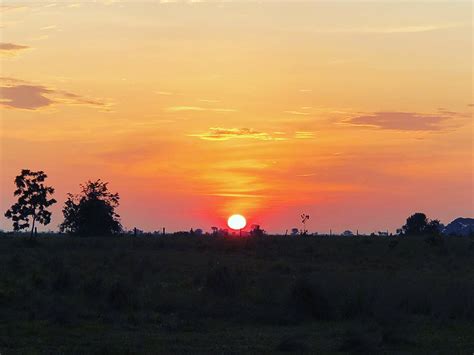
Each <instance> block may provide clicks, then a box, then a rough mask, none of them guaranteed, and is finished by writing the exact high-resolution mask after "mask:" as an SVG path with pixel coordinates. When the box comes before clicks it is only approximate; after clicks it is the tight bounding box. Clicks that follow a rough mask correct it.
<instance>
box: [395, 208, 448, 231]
mask: <svg viewBox="0 0 474 355" xmlns="http://www.w3.org/2000/svg"><path fill="white" fill-rule="evenodd" d="M440 229H441V225H440V222H439V220H437V219H433V220H429V219H428V218H427V217H426V215H425V214H424V213H421V212H417V213H415V214H412V215H411V216H410V217H408V218H407V221H406V224H405V225H404V226H403V227H402V231H403V234H405V235H423V234H438V233H439V231H440Z"/></svg>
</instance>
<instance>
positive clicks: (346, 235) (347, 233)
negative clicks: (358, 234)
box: [342, 230, 354, 237]
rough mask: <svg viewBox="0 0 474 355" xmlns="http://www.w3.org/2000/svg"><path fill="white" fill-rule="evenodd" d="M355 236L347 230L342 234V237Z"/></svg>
mask: <svg viewBox="0 0 474 355" xmlns="http://www.w3.org/2000/svg"><path fill="white" fill-rule="evenodd" d="M353 235H354V233H352V231H350V230H346V231H344V232H343V233H342V236H344V237H352V236H353Z"/></svg>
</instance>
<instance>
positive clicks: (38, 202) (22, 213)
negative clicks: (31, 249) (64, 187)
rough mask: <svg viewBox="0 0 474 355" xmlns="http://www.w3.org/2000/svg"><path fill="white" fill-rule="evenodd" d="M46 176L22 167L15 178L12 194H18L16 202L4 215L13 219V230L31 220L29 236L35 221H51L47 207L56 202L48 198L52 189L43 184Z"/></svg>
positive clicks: (25, 226) (40, 172)
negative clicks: (14, 188)
mask: <svg viewBox="0 0 474 355" xmlns="http://www.w3.org/2000/svg"><path fill="white" fill-rule="evenodd" d="M47 177H48V176H47V175H46V174H45V173H44V172H43V171H31V170H28V169H23V170H22V171H21V174H20V175H18V176H17V177H16V178H15V185H16V187H17V189H16V190H15V192H14V195H15V196H18V202H16V203H15V204H14V205H12V206H11V207H10V209H9V210H8V211H6V212H5V217H7V218H9V219H12V220H13V229H14V230H15V231H18V230H21V229H25V228H28V227H29V226H30V220H31V237H33V232H34V229H35V223H36V222H38V223H41V224H44V225H47V224H48V223H49V222H51V212H49V211H48V210H47V208H48V207H49V206H51V205H52V204H53V203H56V200H55V199H54V198H49V196H50V195H52V194H53V193H54V189H53V188H52V187H51V186H46V185H44V181H45V180H46V178H47Z"/></svg>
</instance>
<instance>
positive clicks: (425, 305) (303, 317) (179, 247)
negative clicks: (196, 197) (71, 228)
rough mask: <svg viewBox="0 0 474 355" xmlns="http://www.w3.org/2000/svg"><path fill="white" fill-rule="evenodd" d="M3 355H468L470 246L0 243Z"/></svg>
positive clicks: (471, 332)
mask: <svg viewBox="0 0 474 355" xmlns="http://www.w3.org/2000/svg"><path fill="white" fill-rule="evenodd" d="M0 259H1V260H2V262H1V265H0V304H1V307H0V352H1V353H2V354H14V353H68V354H70V353H101V354H108V353H110V354H116V353H156V352H160V351H161V352H165V353H273V352H285V351H287V352H291V353H301V352H308V353H315V352H318V353H345V352H361V353H380V352H386V353H413V352H424V353H442V354H446V353H466V354H472V352H473V351H474V267H473V266H474V240H472V239H469V238H425V237H420V238H382V237H350V238H342V237H331V238H329V237H296V238H295V237H291V238H290V237H262V238H242V239H238V238H237V239H236V238H230V239H223V238H212V237H172V236H167V237H153V238H151V237H137V238H133V237H119V238H74V237H64V236H62V237H39V238H37V239H33V240H30V239H28V238H24V237H9V236H6V235H4V236H0Z"/></svg>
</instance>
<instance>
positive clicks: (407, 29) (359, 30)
mask: <svg viewBox="0 0 474 355" xmlns="http://www.w3.org/2000/svg"><path fill="white" fill-rule="evenodd" d="M464 26H469V24H467V23H446V24H429V25H407V26H393V27H388V26H387V27H371V26H363V27H347V28H344V27H341V28H321V29H316V30H315V32H318V33H354V34H372V33H373V34H396V33H418V32H429V31H437V30H445V29H450V28H457V27H464Z"/></svg>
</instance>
